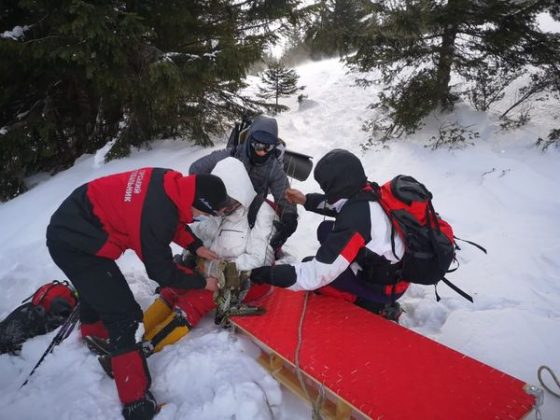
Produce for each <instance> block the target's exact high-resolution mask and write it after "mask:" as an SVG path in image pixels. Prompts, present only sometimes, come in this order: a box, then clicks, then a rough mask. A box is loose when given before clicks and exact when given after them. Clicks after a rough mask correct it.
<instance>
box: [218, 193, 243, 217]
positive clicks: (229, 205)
mask: <svg viewBox="0 0 560 420" xmlns="http://www.w3.org/2000/svg"><path fill="white" fill-rule="evenodd" d="M239 207H241V203H240V202H239V201H237V200H235V199H233V198H231V197H229V198H228V199H227V201H226V203H225V204H224V206H222V208H221V209H220V210H219V211H218V216H222V217H225V216H229V215H230V214H232V213H233V212H234V211H235V210H237V209H238V208H239Z"/></svg>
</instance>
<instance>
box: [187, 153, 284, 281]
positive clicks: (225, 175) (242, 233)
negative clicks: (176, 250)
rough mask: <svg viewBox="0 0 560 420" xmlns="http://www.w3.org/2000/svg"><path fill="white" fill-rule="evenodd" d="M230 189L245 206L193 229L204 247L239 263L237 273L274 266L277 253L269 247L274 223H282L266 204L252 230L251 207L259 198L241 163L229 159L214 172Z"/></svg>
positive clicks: (231, 158) (196, 224)
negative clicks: (250, 222)
mask: <svg viewBox="0 0 560 420" xmlns="http://www.w3.org/2000/svg"><path fill="white" fill-rule="evenodd" d="M212 174H213V175H217V176H219V177H220V178H221V179H222V181H223V182H224V184H225V186H226V190H227V193H228V195H229V196H230V197H231V198H233V199H235V200H237V201H239V203H241V206H240V207H239V208H238V209H237V210H236V211H234V212H233V213H232V214H230V215H229V216H226V217H219V216H215V217H209V218H208V219H206V220H203V221H201V222H198V223H192V224H191V225H189V226H190V228H191V229H192V231H193V233H194V234H195V235H196V236H198V237H199V238H200V239H201V240H202V242H203V243H204V246H205V247H207V248H209V249H210V250H212V251H214V252H215V253H216V254H218V255H219V256H220V257H221V258H223V259H226V260H228V261H235V263H236V265H237V269H238V270H241V271H245V270H251V269H253V268H256V267H260V266H263V265H271V264H272V263H273V261H274V251H273V249H272V247H271V246H270V244H269V241H270V238H271V237H272V235H273V234H274V232H275V228H274V225H273V221H274V220H278V217H277V215H276V212H275V211H274V209H273V208H272V207H271V206H270V205H268V204H267V203H266V202H264V203H263V204H262V205H261V207H260V209H259V211H258V213H257V218H256V221H255V226H254V227H253V229H250V228H249V220H248V212H249V206H250V205H251V203H252V202H253V199H254V198H255V196H256V195H257V194H256V192H255V189H254V188H253V184H252V183H251V179H250V178H249V175H248V174H247V170H246V169H245V166H244V165H243V163H242V162H241V161H239V160H238V159H235V158H233V157H228V158H226V159H223V160H221V161H219V162H218V163H217V164H216V166H215V167H214V169H213V170H212Z"/></svg>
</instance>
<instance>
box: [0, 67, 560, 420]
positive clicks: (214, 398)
mask: <svg viewBox="0 0 560 420" xmlns="http://www.w3.org/2000/svg"><path fill="white" fill-rule="evenodd" d="M297 71H298V73H299V74H300V76H301V79H300V84H301V85H305V86H306V89H305V91H304V93H305V94H307V95H308V99H306V100H304V101H303V102H302V103H301V104H298V103H297V101H296V99H295V98H290V99H287V100H285V101H284V103H285V104H287V105H288V106H290V108H291V110H290V111H289V112H286V113H284V114H281V115H280V116H279V117H278V121H279V125H280V132H281V133H280V134H281V137H282V138H283V139H284V140H286V141H287V143H288V148H289V149H292V150H295V151H298V152H301V153H306V154H309V155H312V156H314V157H315V161H317V160H318V159H319V158H320V157H321V156H322V155H324V154H325V153H326V152H328V151H329V150H331V149H333V148H347V149H349V150H351V151H353V152H354V153H356V154H357V155H359V156H360V157H361V158H362V160H363V163H364V166H365V168H366V171H367V173H368V174H369V178H370V179H371V180H375V181H378V182H383V181H385V180H388V179H389V178H390V177H392V176H394V175H396V174H400V173H405V174H410V175H413V176H415V177H416V178H418V179H420V180H421V181H422V182H424V183H425V184H426V185H428V186H429V188H430V189H431V191H432V192H433V193H434V196H435V198H434V205H435V207H436V209H437V210H438V211H439V212H440V213H442V215H443V216H444V217H445V218H446V219H447V220H448V221H449V222H450V223H451V224H452V225H453V226H454V229H455V233H456V235H458V236H459V237H464V238H465V239H470V240H473V241H475V242H477V243H480V244H481V245H483V246H485V247H486V248H487V249H488V255H484V254H483V253H481V252H480V251H478V250H477V249H476V248H474V247H471V246H469V245H464V246H463V247H462V251H461V252H460V253H459V259H460V263H461V266H460V268H459V270H458V271H457V272H456V273H454V274H452V275H451V276H450V279H451V280H452V281H453V282H454V283H455V284H457V285H458V286H459V287H461V288H463V289H464V290H465V291H467V292H468V293H470V294H472V295H473V296H474V298H475V303H474V304H471V303H469V302H467V301H466V300H464V299H462V298H461V297H460V296H459V295H457V294H455V293H454V292H453V291H451V290H449V289H447V288H446V286H445V285H442V286H441V287H439V288H438V291H439V293H440V295H441V296H442V301H441V302H439V303H437V302H436V301H435V297H434V293H433V288H432V287H422V286H413V287H411V289H410V290H409V291H408V292H407V294H406V295H405V297H404V298H403V299H402V303H403V306H404V308H405V310H406V313H405V314H404V315H403V317H402V318H401V319H402V324H403V325H404V326H406V327H408V328H411V329H413V330H415V331H417V332H419V333H421V334H424V335H426V336H428V337H430V338H433V339H435V340H437V341H439V342H441V343H443V344H445V345H447V346H450V347H452V348H454V349H457V350H459V351H461V352H463V353H466V354H468V355H469V356H472V357H474V358H476V359H478V360H481V361H482V362H484V363H487V364H489V365H491V366H494V367H496V368H498V369H500V370H503V371H505V372H507V373H508V374H510V375H513V376H515V377H517V378H519V379H521V380H523V381H526V382H528V383H532V384H538V381H537V376H536V372H537V368H538V367H539V366H540V365H542V364H546V365H549V366H550V367H551V368H553V369H554V370H555V371H556V372H560V358H559V356H558V354H560V323H559V321H560V259H559V258H558V255H560V241H559V239H558V238H560V222H559V219H558V217H559V215H560V211H559V208H560V169H559V164H558V162H559V158H560V155H559V152H560V151H559V150H557V149H551V150H549V151H548V152H547V153H542V152H541V151H539V150H538V149H536V148H535V147H534V146H533V144H534V142H535V140H536V139H537V138H538V137H539V136H540V137H544V136H545V135H546V134H547V133H548V131H549V130H550V128H552V127H554V126H556V127H557V126H558V125H559V121H558V119H556V120H554V116H556V117H557V116H558V115H560V109H559V108H558V105H556V106H553V105H551V104H550V103H548V102H539V103H537V104H535V105H534V111H533V115H534V116H533V119H532V121H531V122H530V123H529V124H528V125H526V126H524V127H522V128H521V129H519V130H517V131H513V132H512V131H509V132H505V131H500V129H499V124H498V122H497V121H496V119H495V117H494V116H493V115H492V114H484V113H480V112H475V111H473V110H472V109H471V108H469V107H468V106H467V105H464V104H460V105H458V106H457V108H456V111H455V112H454V113H453V114H450V115H446V116H440V117H438V118H433V119H432V120H430V121H428V124H427V125H426V127H425V128H424V129H423V130H421V131H420V132H418V133H417V134H415V135H414V136H411V137H408V138H406V139H404V138H403V139H402V140H400V141H395V142H393V143H391V144H390V145H388V146H382V145H374V146H372V147H370V148H369V149H368V150H363V149H362V147H361V144H363V143H365V142H366V141H367V139H368V133H366V132H364V131H362V130H361V126H362V124H363V123H364V122H365V121H366V120H368V119H369V118H371V117H372V116H373V112H374V111H372V110H369V109H367V105H368V104H369V103H370V102H371V101H372V100H373V98H374V97H375V90H374V88H373V87H372V88H369V89H366V90H364V89H362V88H359V87H355V86H353V79H354V76H352V75H350V74H347V73H346V69H345V68H344V67H343V66H342V65H341V64H340V63H339V62H338V61H337V60H326V61H322V62H315V63H308V64H305V65H302V66H300V67H298V68H297ZM503 105H507V99H505V100H504V103H503ZM446 121H447V122H453V121H459V122H460V123H461V124H463V125H473V127H472V128H475V129H476V130H477V131H478V132H479V133H480V139H478V140H476V145H475V146H472V147H466V148H464V149H456V150H448V149H439V150H436V151H431V150H430V149H429V148H427V147H425V145H426V144H427V143H428V139H429V138H430V137H431V136H432V135H434V134H435V133H436V131H437V128H438V127H439V126H440V125H441V124H442V123H443V122H446ZM218 147H223V143H220V144H217V146H216V148H218ZM104 152H105V150H100V151H99V152H98V153H97V154H96V155H86V156H83V157H82V158H81V159H79V160H78V161H77V162H76V164H75V165H74V167H72V168H70V169H68V170H66V171H64V172H61V173H59V174H57V175H55V176H54V177H52V178H48V177H45V176H38V177H35V178H34V179H33V180H32V182H33V183H34V184H36V185H35V187H34V188H32V189H31V190H30V191H29V192H27V193H25V194H23V195H22V196H20V197H18V198H16V199H14V200H12V201H10V202H7V203H4V204H1V205H0V288H1V290H2V293H0V319H3V318H4V317H5V316H6V315H7V314H8V313H9V312H10V311H11V310H13V309H14V308H15V307H16V306H17V305H18V304H19V303H20V302H21V300H22V299H24V298H26V297H27V296H29V295H30V294H31V293H32V292H33V291H34V290H35V289H37V288H38V287H39V286H40V285H41V284H43V283H46V282H48V281H50V280H53V279H63V278H64V277H63V275H62V273H61V272H60V271H59V270H58V268H57V267H56V266H55V265H54V263H53V262H52V261H51V260H50V257H49V255H48V252H47V249H46V246H45V239H44V238H45V229H46V226H47V224H48V221H49V218H50V216H51V214H52V213H53V211H54V210H55V209H56V208H57V207H58V205H59V204H60V203H61V202H62V200H63V199H64V198H65V197H66V196H67V195H68V194H69V193H70V192H71V191H72V190H73V189H74V188H75V187H77V186H78V185H80V184H82V183H83V182H86V181H88V180H91V179H93V178H97V177H100V176H103V175H107V174H111V173H115V172H120V171H125V170H130V169H135V168H138V167H142V166H160V167H169V168H173V169H176V170H179V171H183V172H186V171H187V169H188V167H189V165H190V163H191V162H192V161H193V160H195V159H197V158H199V157H200V156H202V155H204V154H206V153H208V152H209V150H206V149H202V148H200V147H192V146H189V145H188V144H187V143H184V142H180V141H173V140H162V141H159V142H156V143H155V144H154V147H153V149H152V150H149V151H146V150H140V151H135V152H133V153H132V155H131V156H130V157H129V158H128V159H125V160H120V161H113V162H110V163H107V164H105V163H103V154H104ZM292 186H293V187H295V188H298V189H301V190H303V191H304V192H312V191H317V190H318V185H317V184H316V183H315V181H314V180H313V178H312V177H310V178H309V179H308V180H307V181H305V182H299V181H293V182H292ZM320 220H322V218H321V217H320V216H317V215H314V214H311V213H309V214H307V213H305V212H304V211H303V210H302V211H300V224H299V228H298V231H297V232H296V233H295V234H294V235H293V236H292V237H291V239H290V240H289V242H288V243H287V245H286V250H287V251H288V252H289V253H290V254H292V255H293V256H295V257H297V258H301V257H304V256H306V255H309V254H312V253H313V252H314V250H315V249H316V243H315V241H314V238H315V226H316V225H317V223H318V222H319V221H320ZM118 263H119V265H120V266H121V268H122V270H123V272H124V273H125V275H126V277H127V278H128V279H129V282H130V284H131V287H132V289H133V291H134V293H135V295H136V296H137V299H138V301H139V302H140V304H141V305H142V306H143V307H147V306H148V305H149V304H150V303H151V301H152V299H153V290H154V288H155V286H156V284H155V283H154V282H152V281H150V280H149V279H148V278H147V276H146V273H145V271H144V269H143V265H142V264H141V263H140V261H139V260H138V259H137V258H136V256H135V255H134V254H133V253H131V252H127V253H126V254H125V255H124V256H123V257H122V258H121V259H120V260H119V261H118ZM53 335H54V332H53V333H50V334H48V335H46V336H41V337H36V338H34V339H32V340H29V341H28V342H27V343H26V344H25V345H24V347H23V351H22V353H21V355H20V356H8V355H2V356H0V419H6V420H8V419H20V420H21V419H29V420H31V419H49V420H50V419H52V420H54V419H56V420H59V419H82V418H88V419H119V418H121V417H120V404H119V402H118V398H117V394H116V389H115V386H114V383H113V381H112V380H110V379H109V378H107V377H106V376H105V375H104V373H103V372H102V371H101V369H100V367H99V365H98V364H97V360H96V358H95V357H94V356H93V355H92V354H90V353H89V352H88V350H87V349H86V348H85V346H84V345H83V344H82V343H81V341H80V340H79V338H78V334H77V333H76V332H74V333H73V334H72V335H71V336H70V337H69V338H68V339H67V340H66V341H65V342H63V344H62V345H61V346H59V347H57V348H56V350H55V351H54V353H53V354H51V355H49V356H48V358H47V359H46V360H45V361H44V363H43V364H42V365H41V367H40V368H39V369H38V370H37V372H36V373H35V374H34V375H33V376H32V378H31V380H30V382H29V384H28V385H27V386H25V387H24V388H22V389H20V385H21V383H22V382H23V381H24V379H25V378H26V376H27V375H28V373H29V372H30V370H31V369H32V367H33V366H34V364H35V363H36V361H37V360H38V359H39V357H40V356H41V354H42V353H43V351H44V350H45V349H46V347H47V345H48V343H49V342H50V340H51V339H52V337H53ZM256 351H257V349H256V347H255V346H254V345H253V344H252V343H250V342H249V341H247V340H245V339H243V338H240V337H237V336H235V335H232V334H230V333H229V332H227V331H223V330H220V329H218V328H216V327H215V326H214V325H213V322H212V320H211V319H206V320H205V321H204V322H203V323H202V324H201V325H200V326H199V327H197V328H196V329H195V330H194V331H193V332H192V333H191V334H189V335H188V336H187V337H186V338H184V339H182V340H181V341H180V342H179V343H177V344H176V345H174V346H171V347H168V348H166V349H164V351H162V352H161V353H159V354H156V355H154V356H153V357H151V358H150V359H149V360H148V363H149V366H150V370H151V372H152V376H153V386H152V390H153V392H154V394H155V395H156V397H157V398H158V400H159V401H164V402H167V405H166V406H165V407H164V408H163V410H162V412H161V413H160V414H159V415H158V419H161V420H171V419H196V420H199V419H208V420H214V419H230V418H236V419H270V418H275V419H307V418H310V410H309V409H308V408H307V407H305V406H304V405H303V403H301V402H300V401H299V400H297V399H296V398H295V397H293V396H292V395H290V394H289V393H288V392H287V391H285V390H283V389H282V388H281V387H280V386H279V385H278V384H276V382H275V381H274V380H273V379H271V378H270V377H269V376H268V375H267V374H266V372H265V371H264V370H263V369H261V368H260V367H259V365H258V364H257V362H256V361H255V360H254V356H255V354H256ZM542 413H543V418H544V419H545V420H554V419H558V418H560V400H558V399H554V397H551V396H549V395H546V397H545V405H544V408H543V410H542Z"/></svg>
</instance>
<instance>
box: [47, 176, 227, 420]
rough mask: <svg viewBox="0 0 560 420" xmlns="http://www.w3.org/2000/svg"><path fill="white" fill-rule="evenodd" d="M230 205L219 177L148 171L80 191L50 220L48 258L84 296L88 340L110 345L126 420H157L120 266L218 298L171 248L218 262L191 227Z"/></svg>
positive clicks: (138, 326) (212, 285) (138, 315)
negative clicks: (131, 263) (127, 255)
mask: <svg viewBox="0 0 560 420" xmlns="http://www.w3.org/2000/svg"><path fill="white" fill-rule="evenodd" d="M227 205H228V196H227V193H226V189H225V186H224V184H223V182H222V180H221V179H220V178H218V177H217V176H214V175H198V176H183V175H182V174H180V173H179V172H175V171H173V170H170V169H161V168H142V169H138V170H135V171H131V172H124V173H120V174H115V175H110V176H106V177H103V178H99V179H95V180H93V181H91V182H89V183H87V184H84V185H82V186H81V187H78V188H77V189H76V190H74V192H72V193H71V194H70V195H69V196H68V198H66V200H64V202H63V203H62V204H61V205H60V207H59V208H58V209H57V210H56V211H55V212H54V214H53V215H52V217H51V220H50V223H49V226H48V228H47V246H48V249H49V252H50V254H51V257H52V259H53V261H54V262H55V263H56V265H57V266H58V267H60V269H61V270H62V271H63V272H64V273H65V274H66V276H67V277H68V279H69V280H70V281H71V282H72V284H73V285H74V286H75V288H76V290H77V292H78V296H79V301H80V322H81V327H80V328H81V333H82V336H83V337H84V338H87V337H88V336H91V337H95V338H98V339H106V338H109V344H110V349H111V356H112V357H111V367H112V372H113V376H114V379H115V384H116V386H117V392H118V395H119V399H120V400H121V403H122V404H123V411H122V413H123V416H124V417H125V419H134V420H140V419H151V418H153V417H154V415H155V414H156V412H157V404H156V401H155V399H154V397H153V396H152V394H151V393H150V391H149V388H150V383H151V378H150V373H149V371H148V367H147V364H146V360H145V355H144V352H143V351H142V348H141V339H142V336H143V334H144V328H143V323H142V317H143V312H142V309H141V308H140V305H138V303H137V302H136V300H135V299H134V296H133V294H132V291H131V290H130V287H129V286H128V284H127V282H126V279H125V277H124V276H123V274H122V273H121V271H120V269H119V267H118V266H117V264H116V262H115V261H114V260H116V259H117V258H119V257H120V256H121V255H122V253H123V252H124V251H125V250H127V249H132V250H133V251H134V252H135V253H136V254H137V255H138V257H139V258H140V259H141V260H142V261H143V262H144V266H145V268H146V272H147V274H148V277H150V278H151V279H153V280H155V281H156V282H158V283H159V284H160V286H162V287H165V286H168V287H174V288H178V289H208V290H212V291H215V290H217V279H215V278H211V277H208V278H205V277H203V276H202V275H200V274H199V273H197V272H194V271H193V270H190V269H188V268H186V267H184V266H182V265H179V264H176V263H175V262H174V261H173V255H172V252H171V248H170V246H169V245H170V243H171V242H175V243H177V244H178V245H180V246H183V247H185V248H188V249H189V250H191V252H193V253H195V254H197V255H199V256H201V257H203V258H207V259H216V258H218V256H217V255H216V254H215V253H214V252H212V251H210V250H209V249H207V248H205V247H204V246H203V244H202V242H201V241H200V239H198V238H197V237H196V236H195V235H194V234H193V233H192V231H191V230H190V228H189V227H188V225H187V224H188V223H191V222H192V221H193V218H194V217H197V216H199V215H202V214H212V215H215V214H219V211H220V210H221V209H223V208H225V207H226V206H227Z"/></svg>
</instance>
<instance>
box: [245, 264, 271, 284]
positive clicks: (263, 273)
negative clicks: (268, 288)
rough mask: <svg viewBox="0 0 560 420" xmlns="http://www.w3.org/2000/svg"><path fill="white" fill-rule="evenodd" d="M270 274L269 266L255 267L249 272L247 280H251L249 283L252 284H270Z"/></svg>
mask: <svg viewBox="0 0 560 420" xmlns="http://www.w3.org/2000/svg"><path fill="white" fill-rule="evenodd" d="M271 274H272V267H270V266H266V267H257V268H253V269H252V270H251V275H250V276H249V279H250V280H251V283H254V284H263V283H268V284H270V280H271V277H272V276H271Z"/></svg>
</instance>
